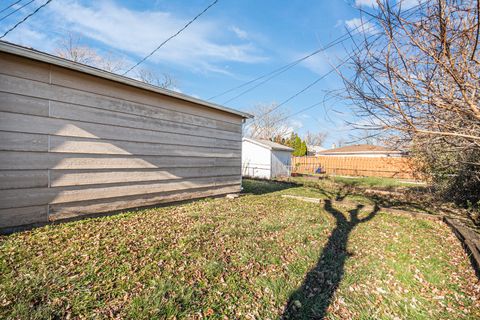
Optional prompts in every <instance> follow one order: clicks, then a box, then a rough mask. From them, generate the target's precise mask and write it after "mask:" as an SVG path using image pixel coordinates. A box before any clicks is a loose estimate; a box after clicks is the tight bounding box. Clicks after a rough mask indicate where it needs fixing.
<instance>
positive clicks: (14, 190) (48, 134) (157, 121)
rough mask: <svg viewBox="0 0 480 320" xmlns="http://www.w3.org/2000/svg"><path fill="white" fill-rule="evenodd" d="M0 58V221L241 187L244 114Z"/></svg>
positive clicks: (9, 223)
mask: <svg viewBox="0 0 480 320" xmlns="http://www.w3.org/2000/svg"><path fill="white" fill-rule="evenodd" d="M0 47H1V44H0ZM0 65H1V66H2V67H1V68H0V230H1V229H2V228H8V227H15V226H20V225H24V224H35V223H45V222H47V221H54V220H59V219H64V218H70V217H74V216H79V215H83V214H91V213H100V212H110V211H115V210H120V209H127V208H133V207H140V206H146V205H154V204H159V203H166V202H171V201H180V200H186V199H194V198H198V197H206V196H214V195H219V194H225V193H231V192H239V191H240V186H241V132H242V122H243V116H242V115H239V114H234V113H230V112H227V111H224V110H218V109H214V107H215V106H213V107H207V106H204V105H201V104H196V103H193V102H189V101H185V100H181V99H178V98H176V97H171V96H168V95H165V94H161V93H158V92H153V91H148V90H145V89H142V88H137V87H134V86H132V85H127V84H124V83H120V82H115V81H112V80H108V79H103V78H101V77H99V76H93V75H89V74H84V73H82V72H79V71H75V70H69V69H66V68H63V67H59V66H56V65H54V64H50V63H44V62H40V61H35V60H33V59H30V58H24V57H20V56H16V55H13V54H8V53H4V52H0Z"/></svg>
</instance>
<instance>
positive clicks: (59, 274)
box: [0, 180, 480, 319]
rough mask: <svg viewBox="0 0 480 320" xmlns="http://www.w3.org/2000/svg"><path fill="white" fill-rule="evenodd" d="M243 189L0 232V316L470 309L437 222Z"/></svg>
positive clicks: (276, 190) (459, 258) (476, 299)
mask: <svg viewBox="0 0 480 320" xmlns="http://www.w3.org/2000/svg"><path fill="white" fill-rule="evenodd" d="M244 187H245V191H246V193H247V195H245V196H242V197H240V198H238V199H233V200H229V199H224V198H222V199H210V200H201V201H196V202H193V203H189V204H183V205H176V206H170V207H163V208H155V209H147V210H141V211H135V212H128V213H124V214H120V215H116V216H110V217H103V218H95V219H89V220H83V221H78V222H71V223H66V224H62V225H56V226H47V227H43V228H38V229H35V230H32V231H28V232H23V233H17V234H14V235H10V236H4V237H1V238H0V318H1V319H48V318H56V319H58V318H68V317H70V318H99V319H101V318H119V319H120V318H133V319H164V318H189V319H190V318H194V319H199V318H211V319H237V318H242V319H276V318H279V317H284V318H289V319H311V318H314V317H317V318H321V317H326V318H328V319H349V318H355V319H379V318H380V319H478V318H480V284H479V282H478V279H477V278H476V276H475V274H474V272H473V270H472V268H471V266H470V264H469V261H468V258H467V257H466V255H465V253H464V251H463V249H462V248H461V245H460V243H459V242H458V241H457V239H456V238H455V236H454V235H453V234H452V232H451V231H450V230H449V229H448V227H447V226H445V225H444V224H443V223H441V222H436V221H431V220H423V219H419V218H412V217H410V216H405V215H395V214H387V213H383V212H381V211H378V210H375V209H374V210H369V211H367V210H365V209H364V208H362V206H361V205H360V204H359V205H353V206H352V203H351V201H349V202H348V205H346V206H342V205H340V204H338V202H335V204H332V203H331V202H329V201H328V196H329V191H328V192H327V191H325V190H319V189H315V188H307V187H292V188H286V187H287V186H286V185H282V184H274V183H268V182H257V181H248V180H247V181H244ZM281 194H294V195H303V196H308V197H319V198H323V199H326V201H325V202H324V203H323V204H321V205H319V204H315V203H309V202H302V201H299V200H296V199H291V198H282V197H280V195H281ZM357 198H358V197H357ZM357 200H358V201H359V202H358V203H361V202H362V201H361V200H362V199H357ZM364 200H365V201H369V200H368V199H364Z"/></svg>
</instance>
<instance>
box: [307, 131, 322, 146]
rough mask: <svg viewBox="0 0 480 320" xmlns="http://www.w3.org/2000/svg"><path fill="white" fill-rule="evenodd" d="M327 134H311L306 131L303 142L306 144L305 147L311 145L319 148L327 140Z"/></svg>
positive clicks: (320, 132)
mask: <svg viewBox="0 0 480 320" xmlns="http://www.w3.org/2000/svg"><path fill="white" fill-rule="evenodd" d="M327 136H328V133H327V132H323V131H319V132H311V131H307V133H305V135H304V138H303V140H305V142H306V143H307V145H312V146H321V145H323V143H324V142H325V139H327Z"/></svg>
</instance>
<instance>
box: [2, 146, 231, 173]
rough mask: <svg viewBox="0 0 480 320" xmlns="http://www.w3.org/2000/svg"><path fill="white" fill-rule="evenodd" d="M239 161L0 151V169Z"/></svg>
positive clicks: (208, 164) (219, 164)
mask: <svg viewBox="0 0 480 320" xmlns="http://www.w3.org/2000/svg"><path fill="white" fill-rule="evenodd" d="M239 163H240V158H238V159H235V158H201V157H175V156H136V155H132V156H128V155H122V156H117V155H104V154H101V155H97V154H82V153H51V152H50V153H47V152H15V151H3V152H0V170H29V169H32V170H38V169H69V170H77V169H135V168H137V169H143V168H177V167H187V168H189V167H199V168H200V167H228V166H236V165H238V164H239Z"/></svg>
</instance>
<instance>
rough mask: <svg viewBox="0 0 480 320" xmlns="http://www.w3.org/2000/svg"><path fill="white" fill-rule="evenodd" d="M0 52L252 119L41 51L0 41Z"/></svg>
mask: <svg viewBox="0 0 480 320" xmlns="http://www.w3.org/2000/svg"><path fill="white" fill-rule="evenodd" d="M0 52H6V53H10V54H13V55H17V56H21V57H24V58H28V59H32V60H36V61H41V62H45V63H49V64H53V65H56V66H59V67H63V68H67V69H71V70H75V71H79V72H82V73H86V74H90V75H93V76H96V77H99V78H104V79H108V80H111V81H115V82H119V83H123V84H126V85H129V86H132V87H137V88H140V89H144V90H148V91H152V92H156V93H160V94H163V95H166V96H169V97H172V98H176V99H180V100H184V101H188V102H192V103H195V104H198V105H201V106H205V107H208V108H212V109H217V110H220V111H224V112H227V113H231V114H235V115H238V116H240V117H242V118H253V116H252V115H251V114H249V113H246V112H242V111H239V110H235V109H231V108H228V107H224V106H221V105H218V104H216V103H212V102H208V101H204V100H201V99H197V98H194V97H191V96H188V95H186V94H182V93H179V92H175V91H171V90H168V89H164V88H160V87H157V86H154V85H151V84H148V83H145V82H142V81H139V80H135V79H132V78H129V77H125V76H121V75H118V74H115V73H112V72H108V71H105V70H102V69H98V68H95V67H92V66H88V65H85V64H81V63H78V62H74V61H71V60H67V59H64V58H60V57H57V56H54V55H51V54H48V53H45V52H42V51H38V50H35V49H32V48H27V47H23V46H20V45H17V44H13V43H10V42H6V41H1V40H0Z"/></svg>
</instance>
